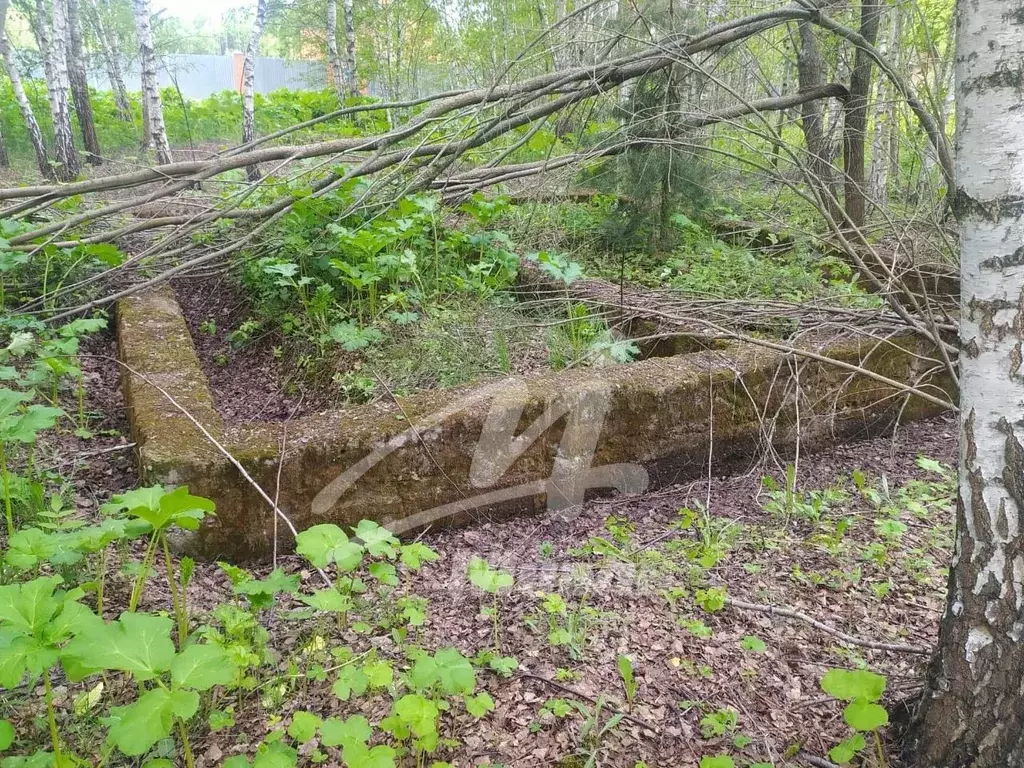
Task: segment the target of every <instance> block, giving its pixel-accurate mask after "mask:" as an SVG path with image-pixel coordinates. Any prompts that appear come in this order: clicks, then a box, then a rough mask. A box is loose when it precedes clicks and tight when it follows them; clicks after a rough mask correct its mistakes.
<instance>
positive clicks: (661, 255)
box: [507, 196, 880, 307]
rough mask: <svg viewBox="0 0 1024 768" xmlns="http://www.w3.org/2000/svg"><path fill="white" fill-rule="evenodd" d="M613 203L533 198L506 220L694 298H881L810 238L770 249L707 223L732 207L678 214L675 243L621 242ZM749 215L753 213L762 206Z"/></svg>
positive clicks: (577, 255)
mask: <svg viewBox="0 0 1024 768" xmlns="http://www.w3.org/2000/svg"><path fill="white" fill-rule="evenodd" d="M755 203H756V201H755ZM616 208H617V203H616V200H615V198H613V197H610V196H597V197H595V198H594V199H593V200H592V201H591V202H588V203H575V202H567V203H528V204H524V205H520V206H516V208H515V210H513V211H510V212H509V213H508V214H507V226H508V228H509V231H510V232H512V233H513V234H514V236H516V237H517V238H524V241H525V242H531V238H536V239H537V240H540V241H544V242H554V243H556V244H557V247H558V248H560V249H562V250H564V251H565V252H566V253H569V254H570V255H571V256H572V258H574V259H577V260H578V261H580V263H581V264H582V265H583V266H584V268H585V269H586V270H587V271H588V272H589V273H592V274H594V275H597V276H600V277H602V278H604V279H605V280H608V281H610V282H613V283H618V282H619V281H620V280H622V279H624V280H625V281H627V282H630V283H635V284H638V285H644V286H648V287H651V288H672V289H674V290H677V291H679V292H680V293H683V294H688V295H692V296H697V297H713V298H723V299H740V300H747V301H757V300H764V299H778V300H783V301H790V302H806V301H812V300H821V301H824V302H827V303H834V304H839V305H843V306H864V307H875V306H879V304H880V302H879V300H878V299H877V298H876V297H875V296H872V295H870V294H867V293H865V291H864V290H863V288H861V287H860V286H859V285H858V282H857V279H856V276H855V275H854V273H853V272H852V270H851V269H850V267H849V266H848V265H847V264H845V263H844V262H843V261H841V260H840V259H838V258H836V257H834V256H823V255H821V254H820V253H817V252H816V251H815V250H814V249H813V248H811V247H810V245H809V244H808V242H807V241H806V240H805V239H802V238H799V237H798V238H797V239H796V241H795V243H794V245H793V246H792V247H790V248H781V247H779V248H776V247H775V246H776V245H778V242H779V241H778V237H775V242H773V243H769V246H770V247H768V248H753V247H748V246H745V245H742V244H732V243H729V242H726V241H725V240H723V239H721V237H719V236H718V235H716V234H715V231H714V228H713V225H712V224H710V223H708V222H709V221H713V220H714V219H716V218H719V219H723V220H726V221H728V220H737V218H738V217H737V216H736V215H735V214H734V213H733V212H732V210H731V209H728V208H723V207H714V206H712V207H710V208H708V209H707V210H706V211H704V212H703V216H706V217H708V218H707V219H703V218H701V217H697V218H690V217H688V216H686V215H685V214H683V213H681V212H677V213H675V214H673V215H672V216H671V217H670V219H669V222H670V224H671V227H672V230H671V238H670V245H669V246H668V247H667V248H666V247H658V248H654V247H652V244H653V243H654V241H653V240H651V239H650V238H644V237H639V236H637V237H633V238H631V239H628V240H626V241H622V240H621V238H619V239H616V238H615V237H613V236H612V235H611V234H610V232H609V221H613V220H614V215H615V211H616ZM748 213H753V214H756V213H757V204H755V205H753V206H752V210H751V211H749V212H748ZM756 220H757V219H756V218H755V221H756ZM771 237H772V236H771V235H769V239H771Z"/></svg>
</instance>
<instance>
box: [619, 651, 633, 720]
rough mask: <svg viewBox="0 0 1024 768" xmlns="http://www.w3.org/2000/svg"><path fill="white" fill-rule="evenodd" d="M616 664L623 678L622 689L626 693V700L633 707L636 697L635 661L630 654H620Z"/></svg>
mask: <svg viewBox="0 0 1024 768" xmlns="http://www.w3.org/2000/svg"><path fill="white" fill-rule="evenodd" d="M616 664H617V665H618V667H619V677H621V678H622V689H623V690H624V691H625V693H626V702H627V703H628V704H629V707H630V708H631V709H632V707H633V701H634V699H635V698H636V689H637V683H636V674H635V670H634V669H633V661H632V659H630V658H629V656H625V655H619V657H618V658H617V659H616Z"/></svg>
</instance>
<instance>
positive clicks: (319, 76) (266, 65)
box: [255, 57, 327, 93]
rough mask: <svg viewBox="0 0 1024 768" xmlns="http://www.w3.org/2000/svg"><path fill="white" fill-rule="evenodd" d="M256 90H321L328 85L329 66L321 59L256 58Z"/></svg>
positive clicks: (268, 91)
mask: <svg viewBox="0 0 1024 768" xmlns="http://www.w3.org/2000/svg"><path fill="white" fill-rule="evenodd" d="M255 75H256V92H257V93H270V92H271V91H276V90H277V89H278V88H291V89H292V90H306V89H308V90H321V89H323V88H326V87H327V68H326V67H325V66H324V65H323V62H320V61H296V60H289V59H270V58H262V57H261V58H257V59H256V73H255Z"/></svg>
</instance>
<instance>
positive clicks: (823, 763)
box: [800, 752, 839, 768]
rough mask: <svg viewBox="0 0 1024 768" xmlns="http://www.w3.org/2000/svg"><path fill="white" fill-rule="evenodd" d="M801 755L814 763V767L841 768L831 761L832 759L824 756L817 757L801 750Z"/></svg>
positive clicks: (807, 761)
mask: <svg viewBox="0 0 1024 768" xmlns="http://www.w3.org/2000/svg"><path fill="white" fill-rule="evenodd" d="M800 757H801V759H802V760H803V761H804V762H805V763H810V764H811V765H813V766H814V768H839V766H838V765H836V764H835V763H833V762H831V761H830V760H826V759H825V758H823V757H815V756H814V755H808V754H807V753H806V752H801V753H800Z"/></svg>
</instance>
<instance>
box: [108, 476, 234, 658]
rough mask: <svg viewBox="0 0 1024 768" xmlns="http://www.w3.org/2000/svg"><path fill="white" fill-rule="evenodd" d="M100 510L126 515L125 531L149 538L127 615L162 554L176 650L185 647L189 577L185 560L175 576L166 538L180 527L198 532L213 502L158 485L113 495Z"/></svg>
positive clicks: (211, 508) (181, 487)
mask: <svg viewBox="0 0 1024 768" xmlns="http://www.w3.org/2000/svg"><path fill="white" fill-rule="evenodd" d="M101 511H102V512H103V513H104V514H107V515H115V516H116V515H127V516H128V518H129V522H128V524H127V526H126V530H128V531H129V532H130V533H131V534H132V535H148V536H149V543H148V544H147V546H146V552H145V554H144V555H143V558H142V564H141V567H140V570H139V574H138V576H137V577H136V579H135V584H134V586H133V587H132V595H131V599H130V601H129V603H128V610H129V612H133V611H135V609H136V607H137V606H138V604H139V600H140V599H141V598H142V591H143V589H144V588H145V583H146V579H147V578H148V576H149V571H150V569H151V567H152V564H153V561H154V560H155V559H156V557H157V556H158V555H157V553H158V552H160V551H162V552H163V556H164V566H165V567H166V570H167V582H168V585H169V586H170V591H171V601H172V604H173V606H174V615H175V619H176V622H177V628H178V647H179V648H184V646H185V643H186V642H187V641H188V631H189V614H188V604H187V599H186V589H185V587H187V581H188V577H187V576H186V572H185V571H186V569H185V563H184V561H182V563H181V566H182V568H181V572H180V574H179V577H175V575H174V565H173V563H172V562H171V551H170V547H169V545H168V542H167V536H168V533H169V532H170V531H171V529H172V528H180V529H182V530H184V531H195V530H198V528H199V524H200V523H201V522H202V520H203V518H204V517H206V516H207V515H212V514H213V511H214V504H213V502H212V501H210V500H209V499H205V498H203V497H201V496H192V495H191V494H189V492H188V488H187V487H185V486H180V487H178V488H175V489H174V490H173V491H168V490H166V489H165V488H164V487H163V486H161V485H154V486H150V487H147V488H138V489H136V490H133V491H128V492H127V493H122V494H119V495H117V496H114V497H113V498H112V499H111V500H110V501H109V502H108V503H107V504H104V505H103V507H102V509H101ZM179 579H180V580H179Z"/></svg>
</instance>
